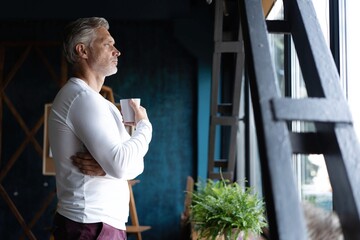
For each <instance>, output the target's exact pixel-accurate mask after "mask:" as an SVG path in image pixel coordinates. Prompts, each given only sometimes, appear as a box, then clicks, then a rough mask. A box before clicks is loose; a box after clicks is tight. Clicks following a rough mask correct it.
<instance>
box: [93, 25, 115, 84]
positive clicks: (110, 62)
mask: <svg viewBox="0 0 360 240" xmlns="http://www.w3.org/2000/svg"><path fill="white" fill-rule="evenodd" d="M95 34H96V37H95V39H94V41H93V42H92V43H91V45H90V47H89V49H90V51H89V55H88V64H89V66H90V68H91V69H92V71H94V72H96V73H97V74H100V75H102V76H104V77H106V76H110V75H113V74H115V73H116V72H117V63H118V57H119V56H120V52H119V51H118V50H117V49H116V48H115V41H114V39H113V38H112V36H111V35H110V33H109V31H108V30H106V29H105V28H103V27H101V28H99V29H97V30H96V33H95Z"/></svg>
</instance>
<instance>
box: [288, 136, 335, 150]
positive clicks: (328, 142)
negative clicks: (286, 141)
mask: <svg viewBox="0 0 360 240" xmlns="http://www.w3.org/2000/svg"><path fill="white" fill-rule="evenodd" d="M289 137H290V140H291V146H292V152H293V153H295V154H322V153H329V152H330V151H334V149H336V142H335V141H334V140H333V139H334V138H332V137H330V136H329V134H326V133H321V132H307V133H295V132H291V133H289Z"/></svg>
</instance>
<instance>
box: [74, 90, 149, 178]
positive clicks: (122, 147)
mask: <svg viewBox="0 0 360 240" xmlns="http://www.w3.org/2000/svg"><path fill="white" fill-rule="evenodd" d="M68 121H69V125H72V128H73V131H74V133H75V134H76V136H77V137H78V138H79V139H80V140H81V141H82V142H83V143H84V145H85V147H86V148H87V150H88V151H89V152H90V154H91V155H92V156H93V157H94V158H95V159H96V161H97V162H98V163H99V164H100V165H101V167H102V168H103V169H104V171H105V172H106V173H107V174H109V175H110V176H112V177H115V178H120V179H133V178H135V177H136V176H138V175H139V174H141V173H142V172H143V170H144V160H143V158H144V156H145V154H146V153H147V151H148V148H149V143H150V141H151V137H152V125H151V123H150V122H149V121H147V120H142V121H139V122H138V124H137V126H136V131H135V132H134V134H133V135H132V136H131V137H130V136H129V134H128V133H127V132H126V129H125V127H124V125H123V123H122V122H120V119H118V118H116V117H115V116H114V115H113V113H112V112H111V110H110V106H109V103H108V102H107V101H106V100H105V99H103V98H102V96H101V95H98V96H97V95H95V94H94V93H88V92H84V93H81V94H80V95H79V96H78V97H77V98H76V99H75V100H74V101H73V103H72V106H71V111H70V112H69V116H68Z"/></svg>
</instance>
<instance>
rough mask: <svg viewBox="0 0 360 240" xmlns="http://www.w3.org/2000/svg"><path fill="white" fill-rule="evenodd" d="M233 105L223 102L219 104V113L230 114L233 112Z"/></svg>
mask: <svg viewBox="0 0 360 240" xmlns="http://www.w3.org/2000/svg"><path fill="white" fill-rule="evenodd" d="M232 106H233V105H232V104H231V103H221V104H219V105H218V113H221V114H228V115H229V114H231V113H232Z"/></svg>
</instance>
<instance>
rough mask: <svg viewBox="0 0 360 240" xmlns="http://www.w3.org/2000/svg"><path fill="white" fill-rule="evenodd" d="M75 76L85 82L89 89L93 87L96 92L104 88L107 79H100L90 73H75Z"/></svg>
mask: <svg viewBox="0 0 360 240" xmlns="http://www.w3.org/2000/svg"><path fill="white" fill-rule="evenodd" d="M73 76H74V77H76V78H79V79H81V80H82V81H84V82H85V83H86V84H87V85H89V87H91V88H92V89H93V90H94V91H96V92H100V90H101V88H102V86H103V85H104V81H105V78H104V77H99V76H96V75H94V74H91V73H90V72H84V71H76V70H74V71H73Z"/></svg>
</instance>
